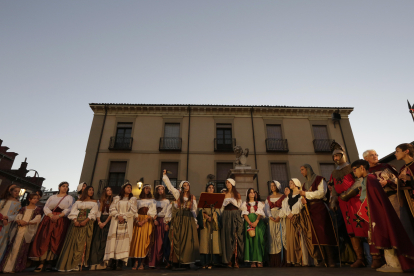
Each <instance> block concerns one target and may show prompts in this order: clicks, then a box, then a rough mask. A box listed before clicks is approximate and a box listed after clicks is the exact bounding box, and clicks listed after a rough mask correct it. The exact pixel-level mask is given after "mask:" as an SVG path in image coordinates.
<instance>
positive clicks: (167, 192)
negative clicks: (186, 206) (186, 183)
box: [152, 178, 182, 200]
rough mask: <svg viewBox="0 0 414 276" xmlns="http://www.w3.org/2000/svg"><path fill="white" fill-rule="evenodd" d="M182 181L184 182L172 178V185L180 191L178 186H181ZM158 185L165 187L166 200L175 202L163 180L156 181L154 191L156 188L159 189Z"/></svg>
mask: <svg viewBox="0 0 414 276" xmlns="http://www.w3.org/2000/svg"><path fill="white" fill-rule="evenodd" d="M181 181H182V180H178V179H175V178H170V182H171V185H172V186H173V187H174V188H176V189H178V186H179V185H180V183H181ZM158 185H163V186H164V187H165V195H166V198H168V199H171V200H175V198H174V196H173V194H172V193H171V192H170V190H168V188H167V186H166V185H165V183H164V181H162V180H154V187H153V189H152V190H153V191H155V187H157V186H158Z"/></svg>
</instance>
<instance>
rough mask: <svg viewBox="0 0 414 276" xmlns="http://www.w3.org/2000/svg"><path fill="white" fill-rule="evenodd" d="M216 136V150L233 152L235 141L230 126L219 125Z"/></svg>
mask: <svg viewBox="0 0 414 276" xmlns="http://www.w3.org/2000/svg"><path fill="white" fill-rule="evenodd" d="M216 135H217V138H216V150H218V151H233V139H232V133H231V125H230V124H217V125H216Z"/></svg>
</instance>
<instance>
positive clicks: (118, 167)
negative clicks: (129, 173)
mask: <svg viewBox="0 0 414 276" xmlns="http://www.w3.org/2000/svg"><path fill="white" fill-rule="evenodd" d="M126 165H127V162H111V166H110V168H109V172H110V173H125V171H126Z"/></svg>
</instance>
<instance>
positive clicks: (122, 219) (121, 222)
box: [118, 216, 125, 224]
mask: <svg viewBox="0 0 414 276" xmlns="http://www.w3.org/2000/svg"><path fill="white" fill-rule="evenodd" d="M118 221H119V223H120V224H123V223H124V221H125V219H124V217H123V216H118Z"/></svg>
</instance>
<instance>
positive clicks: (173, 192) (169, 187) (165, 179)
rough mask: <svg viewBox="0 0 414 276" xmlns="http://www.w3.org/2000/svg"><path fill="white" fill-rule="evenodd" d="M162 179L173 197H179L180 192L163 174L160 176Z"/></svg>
mask: <svg viewBox="0 0 414 276" xmlns="http://www.w3.org/2000/svg"><path fill="white" fill-rule="evenodd" d="M162 181H163V182H164V183H165V185H166V186H167V188H168V190H170V192H171V193H172V194H173V196H174V198H175V199H176V200H177V199H179V198H180V192H179V191H178V190H177V189H176V188H174V187H173V185H172V184H171V182H170V179H169V178H168V176H167V175H165V174H164V176H163V177H162Z"/></svg>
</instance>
